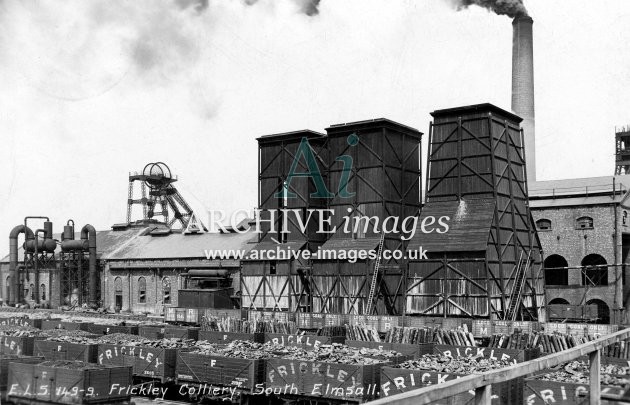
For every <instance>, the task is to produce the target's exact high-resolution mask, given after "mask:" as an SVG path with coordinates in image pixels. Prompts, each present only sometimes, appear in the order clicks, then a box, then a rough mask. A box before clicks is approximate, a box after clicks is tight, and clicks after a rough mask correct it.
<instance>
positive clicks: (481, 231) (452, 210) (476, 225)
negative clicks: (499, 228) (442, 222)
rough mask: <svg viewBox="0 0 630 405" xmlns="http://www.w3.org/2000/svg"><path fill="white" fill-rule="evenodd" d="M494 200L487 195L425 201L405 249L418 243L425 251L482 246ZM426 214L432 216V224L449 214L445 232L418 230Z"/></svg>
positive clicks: (486, 235) (458, 250) (484, 248)
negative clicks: (486, 196)
mask: <svg viewBox="0 0 630 405" xmlns="http://www.w3.org/2000/svg"><path fill="white" fill-rule="evenodd" d="M494 204H495V202H494V200H491V199H480V200H462V201H461V202H460V201H438V202H428V203H427V204H426V205H425V206H424V207H423V208H422V215H421V216H420V220H419V221H418V228H417V229H416V234H415V235H414V237H413V238H412V240H411V242H410V243H409V249H417V248H418V247H419V246H422V248H423V249H425V250H427V252H429V253H433V252H475V251H482V250H486V247H487V245H488V238H489V232H490V226H491V224H492V218H493V216H494ZM429 216H433V217H435V220H436V223H435V224H434V227H437V225H438V224H437V220H438V218H440V217H442V216H447V217H449V218H450V219H449V220H448V224H449V229H448V232H445V233H437V232H436V231H434V232H431V233H422V229H421V227H420V225H421V224H422V221H423V220H424V218H426V217H429ZM428 229H429V228H428V227H427V230H428ZM440 229H441V227H440Z"/></svg>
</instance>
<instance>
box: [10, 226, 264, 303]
mask: <svg viewBox="0 0 630 405" xmlns="http://www.w3.org/2000/svg"><path fill="white" fill-rule="evenodd" d="M55 238H57V239H59V235H55ZM255 240H257V235H256V234H255V233H253V232H247V233H237V232H235V231H232V232H228V233H212V234H210V233H199V234H182V233H181V232H177V231H171V232H165V231H164V230H163V229H159V230H157V231H156V227H148V226H139V227H138V226H128V227H123V228H120V227H118V228H116V227H115V229H112V230H109V231H98V232H97V233H96V246H97V257H98V262H97V263H98V270H99V273H100V291H101V294H100V301H101V306H102V307H104V308H106V309H108V310H116V309H119V310H122V311H132V312H146V313H153V314H161V313H162V312H163V309H164V307H165V306H177V305H178V290H179V289H186V288H190V289H194V288H198V287H204V288H207V287H210V288H212V287H216V286H218V285H221V286H227V289H228V290H229V289H230V288H231V290H230V291H231V294H233V295H238V294H239V291H240V261H239V260H236V259H234V258H230V259H225V260H208V259H207V258H206V254H205V250H207V249H212V250H239V249H242V250H244V251H245V252H246V251H248V250H249V248H250V247H251V246H253V244H251V245H250V243H249V242H251V241H255ZM58 255H59V252H57V256H58ZM18 258H19V260H20V263H21V262H22V258H23V250H22V248H20V250H19V252H18ZM58 272H59V269H58V268H56V267H55V268H51V269H43V270H42V271H41V272H40V277H39V283H40V284H41V286H40V288H39V291H40V294H41V300H40V302H42V303H43V304H47V305H49V306H51V307H53V308H55V307H59V306H61V305H68V304H69V302H68V301H69V300H70V297H63V296H62V295H63V294H61V293H60V291H61V288H60V277H59V276H58ZM8 275H9V257H8V256H6V257H4V258H3V259H1V260H0V297H1V298H3V299H6V297H7V292H8V291H7V289H8V284H7V282H8ZM33 279H34V278H33V275H32V274H30V273H29V277H28V280H33ZM25 284H26V286H25V292H24V297H25V299H26V302H27V303H28V304H30V305H33V304H34V297H33V296H32V294H33V287H32V286H30V285H29V282H26V283H25ZM51 297H52V299H51Z"/></svg>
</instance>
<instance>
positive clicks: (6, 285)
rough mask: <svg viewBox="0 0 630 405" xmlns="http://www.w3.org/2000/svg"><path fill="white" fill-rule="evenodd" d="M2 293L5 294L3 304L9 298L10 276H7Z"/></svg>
mask: <svg viewBox="0 0 630 405" xmlns="http://www.w3.org/2000/svg"><path fill="white" fill-rule="evenodd" d="M4 291H5V292H6V295H5V296H4V302H9V296H11V276H7V283H6V284H5V285H4Z"/></svg>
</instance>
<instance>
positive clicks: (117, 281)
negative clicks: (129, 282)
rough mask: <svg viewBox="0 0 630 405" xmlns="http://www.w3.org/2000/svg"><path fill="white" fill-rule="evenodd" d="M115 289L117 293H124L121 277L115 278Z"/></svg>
mask: <svg viewBox="0 0 630 405" xmlns="http://www.w3.org/2000/svg"><path fill="white" fill-rule="evenodd" d="M114 291H116V294H118V293H120V294H122V292H123V289H122V280H121V279H120V277H116V278H115V279H114Z"/></svg>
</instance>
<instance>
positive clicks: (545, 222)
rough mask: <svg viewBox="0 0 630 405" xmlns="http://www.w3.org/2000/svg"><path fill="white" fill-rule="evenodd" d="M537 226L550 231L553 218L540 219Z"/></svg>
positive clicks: (539, 228) (541, 229)
mask: <svg viewBox="0 0 630 405" xmlns="http://www.w3.org/2000/svg"><path fill="white" fill-rule="evenodd" d="M536 228H537V229H538V230H539V231H550V230H551V220H549V219H539V220H538V221H536Z"/></svg>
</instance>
